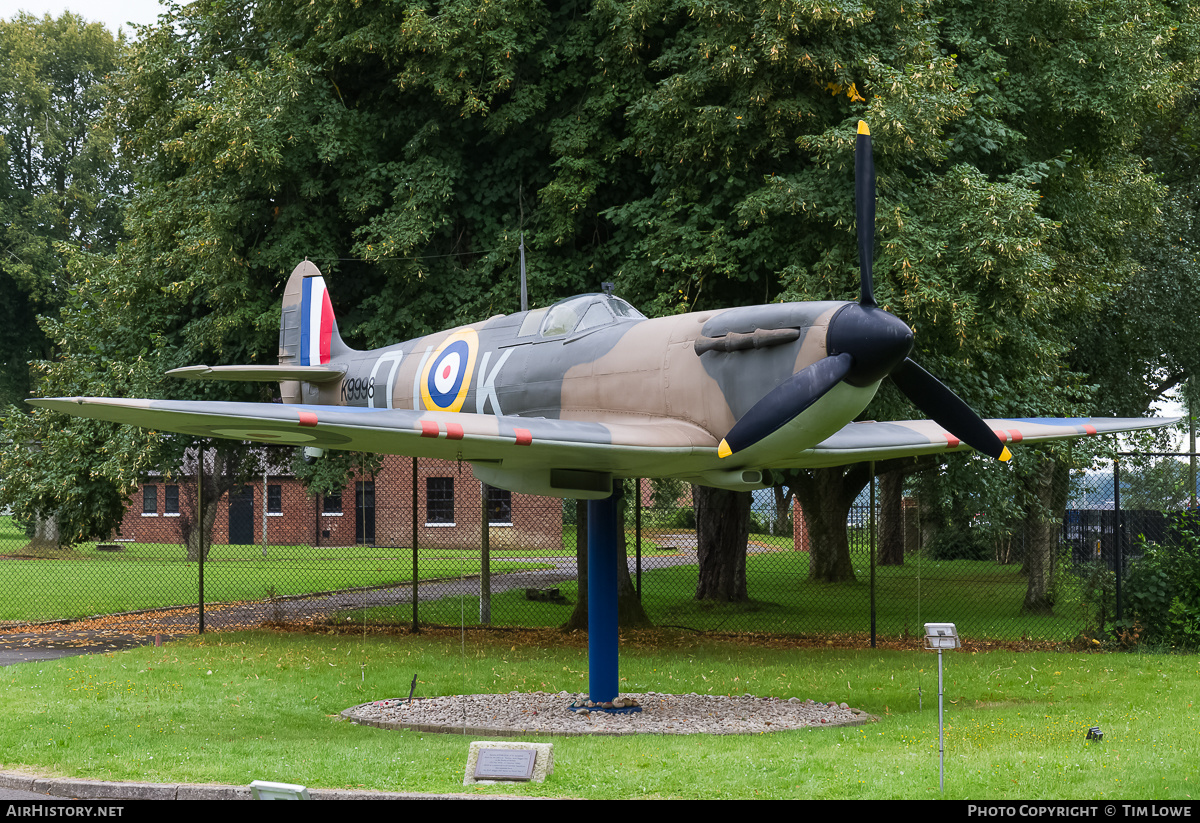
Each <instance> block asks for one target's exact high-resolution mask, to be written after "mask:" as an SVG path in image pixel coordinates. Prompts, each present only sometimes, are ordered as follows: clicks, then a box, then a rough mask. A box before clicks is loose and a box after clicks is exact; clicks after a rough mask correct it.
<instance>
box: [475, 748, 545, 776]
mask: <svg viewBox="0 0 1200 823" xmlns="http://www.w3.org/2000/svg"><path fill="white" fill-rule="evenodd" d="M536 758H537V752H536V751H535V750H533V749H480V750H479V758H478V759H477V760H476V761H475V779H476V780H531V779H532V778H533V762H534V760H535V759H536Z"/></svg>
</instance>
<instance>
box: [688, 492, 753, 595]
mask: <svg viewBox="0 0 1200 823" xmlns="http://www.w3.org/2000/svg"><path fill="white" fill-rule="evenodd" d="M692 500H693V501H694V504H695V507H696V541H697V555H698V559H699V563H700V570H699V572H700V573H699V579H698V580H697V581H696V597H695V599H696V600H718V601H721V602H725V603H741V602H744V601H746V600H749V599H750V597H749V595H748V594H747V593H746V541H747V540H748V539H749V537H750V493H749V492H733V491H727V490H725V489H714V488H712V487H710V486H694V487H693V488H692Z"/></svg>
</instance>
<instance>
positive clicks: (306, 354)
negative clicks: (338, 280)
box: [279, 260, 350, 366]
mask: <svg viewBox="0 0 1200 823" xmlns="http://www.w3.org/2000/svg"><path fill="white" fill-rule="evenodd" d="M349 351H350V348H349V347H348V346H347V345H346V344H345V343H343V342H342V338H341V336H340V335H338V328H337V319H336V318H335V317H334V316H333V304H332V303H330V302H329V291H328V289H326V288H325V278H324V277H322V276H321V272H320V270H319V269H318V268H317V267H316V266H314V265H313V264H312V263H310V262H308V261H307V260H305V261H304V262H303V263H301V264H300V265H298V266H296V268H295V269H293V270H292V276H291V277H289V278H288V282H287V288H286V289H284V292H283V313H282V315H281V317H280V319H279V363H280V365H291V366H323V365H325V364H326V363H328V362H329V361H330V358H332V357H336V356H337V355H339V354H344V353H346V352H349Z"/></svg>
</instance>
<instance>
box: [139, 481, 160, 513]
mask: <svg viewBox="0 0 1200 823" xmlns="http://www.w3.org/2000/svg"><path fill="white" fill-rule="evenodd" d="M142 514H143V515H147V514H158V486H143V487H142Z"/></svg>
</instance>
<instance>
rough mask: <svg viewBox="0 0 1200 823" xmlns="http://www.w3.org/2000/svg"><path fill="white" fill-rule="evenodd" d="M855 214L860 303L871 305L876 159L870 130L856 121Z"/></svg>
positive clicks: (873, 287)
mask: <svg viewBox="0 0 1200 823" xmlns="http://www.w3.org/2000/svg"><path fill="white" fill-rule="evenodd" d="M854 217H855V221H856V222H857V224H858V269H859V278H860V281H861V282H860V285H859V299H858V304H859V305H860V306H874V305H876V303H875V286H874V282H873V280H872V278H871V264H872V263H873V262H874V259H875V160H874V158H873V157H872V156H871V130H870V129H869V128H867V124H866V121H864V120H859V121H858V139H857V141H856V142H855V144H854Z"/></svg>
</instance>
